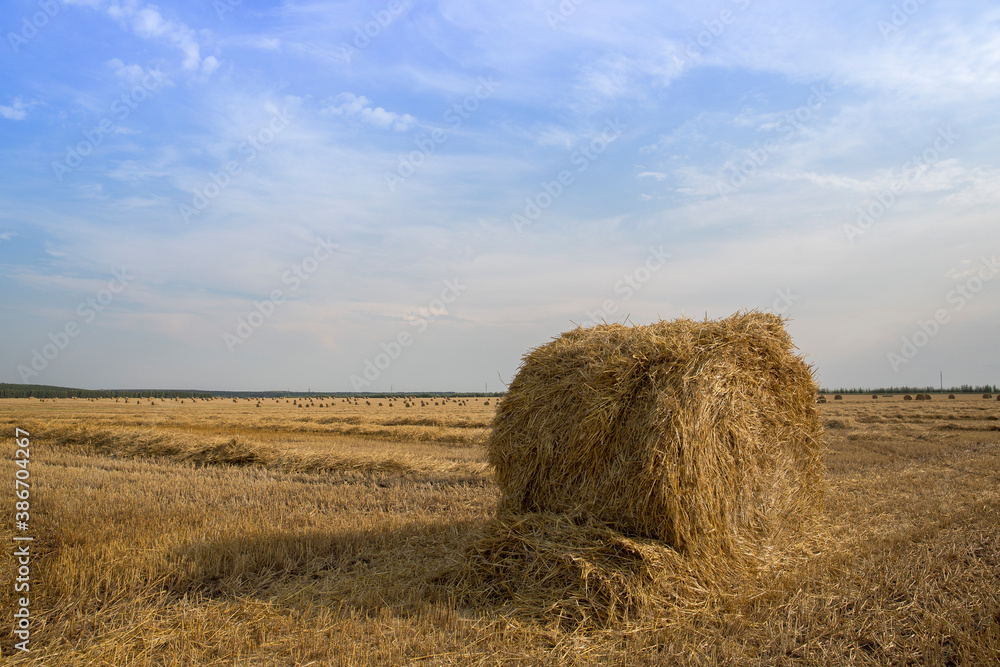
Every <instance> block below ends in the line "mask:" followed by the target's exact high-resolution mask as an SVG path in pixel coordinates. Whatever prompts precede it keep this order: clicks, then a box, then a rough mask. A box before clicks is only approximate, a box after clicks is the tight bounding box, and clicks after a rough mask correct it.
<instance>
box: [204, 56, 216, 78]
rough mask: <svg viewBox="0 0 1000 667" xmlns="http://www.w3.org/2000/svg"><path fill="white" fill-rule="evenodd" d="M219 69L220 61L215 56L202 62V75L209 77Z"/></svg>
mask: <svg viewBox="0 0 1000 667" xmlns="http://www.w3.org/2000/svg"><path fill="white" fill-rule="evenodd" d="M218 68H219V60H218V59H217V58H216V57H215V56H208V57H207V58H205V59H204V60H202V61H201V72H202V74H205V75H208V74H211V73H212V72H214V71H215V70H217V69H218Z"/></svg>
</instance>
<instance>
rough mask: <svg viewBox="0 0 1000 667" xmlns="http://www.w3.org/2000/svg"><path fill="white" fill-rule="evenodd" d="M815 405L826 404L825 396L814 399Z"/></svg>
mask: <svg viewBox="0 0 1000 667" xmlns="http://www.w3.org/2000/svg"><path fill="white" fill-rule="evenodd" d="M816 402H817V403H826V396H820V397H819V398H817V399H816Z"/></svg>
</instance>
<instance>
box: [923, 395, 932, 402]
mask: <svg viewBox="0 0 1000 667" xmlns="http://www.w3.org/2000/svg"><path fill="white" fill-rule="evenodd" d="M931 398H932V396H931V395H930V394H924V400H925V401H929V400H931Z"/></svg>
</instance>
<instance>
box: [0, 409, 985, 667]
mask: <svg viewBox="0 0 1000 667" xmlns="http://www.w3.org/2000/svg"><path fill="white" fill-rule="evenodd" d="M368 400H371V402H372V405H365V399H360V400H359V402H358V405H355V404H354V403H353V402H351V403H347V402H345V401H343V400H342V399H325V398H324V399H313V400H312V401H311V403H312V404H311V405H310V406H308V407H298V406H297V405H294V404H292V403H291V399H290V400H289V401H288V402H286V401H285V399H281V400H280V401H275V400H274V399H266V400H263V401H261V405H260V406H259V407H258V406H257V404H256V401H247V400H239V401H236V402H233V401H232V400H231V399H227V400H222V399H216V400H213V401H194V402H192V401H191V400H186V401H185V402H184V403H181V402H180V401H174V400H167V401H160V400H157V401H155V403H156V404H155V405H152V404H151V402H150V401H149V400H148V399H143V400H141V401H140V402H139V404H136V401H135V400H134V399H132V400H131V401H130V402H129V403H128V404H125V403H124V402H122V401H119V402H115V401H114V400H113V399H102V400H97V401H89V400H83V399H56V400H54V401H53V400H45V401H39V400H37V399H6V400H2V401H0V423H2V426H3V434H4V436H3V442H4V449H3V451H4V464H3V466H2V470H3V471H5V472H4V475H5V478H6V480H8V481H6V482H3V486H4V487H5V488H8V489H11V491H7V492H4V495H5V497H6V498H7V499H8V500H7V501H5V503H4V506H5V507H6V508H7V516H8V517H10V518H9V519H8V518H5V519H4V521H3V522H2V526H3V538H4V544H6V545H8V546H7V547H5V551H6V552H7V553H5V555H4V557H3V558H2V559H0V563H2V571H0V580H2V581H3V582H4V583H3V589H2V590H3V592H2V594H0V609H2V610H3V617H4V618H5V619H7V620H6V621H5V627H4V628H3V629H2V630H0V638H2V640H0V648H2V658H0V660H2V662H3V663H4V664H10V665H67V666H70V665H81V666H82V665H114V666H116V667H119V666H124V665H206V666H208V665H341V664H343V665H397V664H420V665H452V664H455V665H535V664H537V665H552V664H566V665H596V664H617V665H656V664H692V665H695V664H699V665H700V664H704V665H714V664H746V665H756V664H788V665H793V664H794V665H798V664H858V665H887V664H898V665H907V664H926V665H990V664H997V662H998V661H1000V402H998V401H996V400H986V399H983V398H982V397H981V396H979V395H976V396H965V395H962V396H959V397H958V398H957V399H955V400H948V399H947V398H946V397H944V396H940V395H934V397H933V400H931V401H929V402H927V401H923V402H916V401H903V398H902V395H898V394H897V395H895V396H893V397H891V398H890V397H884V398H880V399H879V400H872V399H871V397H870V396H862V397H856V396H848V397H846V399H845V400H842V401H833V400H832V397H831V400H830V402H828V403H826V404H824V405H820V406H818V407H819V410H820V413H821V415H822V417H823V422H824V424H825V426H826V436H825V440H826V447H827V451H826V453H825V456H824V459H825V463H826V468H827V478H828V482H829V491H828V494H827V497H826V502H825V507H824V508H823V514H822V520H821V522H820V529H819V533H818V534H817V536H816V539H815V542H814V545H813V555H812V556H811V557H809V558H806V559H800V560H799V561H796V562H795V563H794V564H793V565H790V566H789V568H788V569H787V570H786V571H783V572H779V573H774V572H771V573H769V574H768V575H767V576H758V575H748V576H747V577H746V579H745V580H744V581H741V582H739V585H735V586H731V587H730V588H729V589H727V590H722V591H706V593H705V596H704V599H703V600H701V601H700V603H699V604H697V605H693V606H690V605H689V606H686V607H684V608H683V609H680V608H679V609H674V610H670V609H667V610H664V613H663V615H662V616H660V617H657V618H649V619H646V620H644V621H642V622H635V623H629V624H628V625H627V626H624V625H618V626H615V625H611V626H608V627H573V626H572V625H567V624H566V623H560V622H559V621H558V619H552V620H551V621H550V622H546V621H544V620H541V619H539V618H537V617H533V616H529V615H527V614H519V613H518V612H517V609H516V604H503V605H501V604H499V603H497V602H496V601H492V600H484V599H469V597H468V596H465V595H463V594H462V591H461V590H459V589H458V588H456V586H455V585H454V580H453V578H451V577H450V576H449V574H450V573H453V572H454V571H456V568H460V567H461V565H462V562H463V551H464V548H465V545H466V544H467V542H468V541H469V540H470V539H472V538H474V537H475V535H476V534H477V531H479V530H481V529H482V527H483V525H484V523H485V522H486V520H487V519H488V518H489V516H490V515H491V513H492V511H493V508H494V506H495V503H496V500H497V490H496V487H495V485H494V483H493V481H492V477H491V474H490V470H489V468H488V466H487V464H486V462H485V453H484V450H483V449H482V446H481V443H482V440H483V439H484V438H485V437H486V435H487V433H488V430H489V421H490V419H491V417H492V414H493V410H494V399H491V400H490V405H484V399H482V398H478V399H475V398H470V399H467V401H468V404H467V405H459V404H458V403H457V401H456V400H454V399H453V400H451V401H447V402H445V401H443V400H442V399H431V401H430V404H428V405H425V406H421V405H420V399H417V402H416V405H414V406H413V407H410V408H406V407H403V404H402V402H401V401H398V400H394V401H393V406H392V407H391V408H390V407H388V403H389V401H388V400H385V399H374V400H372V399H368ZM380 400H381V402H382V403H383V404H384V405H383V406H381V407H380V406H378V405H377V403H378V401H380ZM424 400H425V401H426V399H424ZM435 400H437V404H435ZM15 428H21V429H24V430H26V431H28V432H29V433H30V439H31V443H32V444H31V463H30V473H31V482H32V489H31V519H30V529H29V533H28V534H30V535H32V536H33V537H34V538H35V539H34V541H33V542H32V546H31V549H32V559H31V575H30V585H31V591H30V594H31V604H30V609H31V614H32V620H31V624H32V625H31V641H30V646H31V652H30V653H23V652H20V651H14V650H12V647H13V644H14V642H15V641H18V640H17V639H15V638H14V636H13V635H12V634H11V630H10V629H11V628H12V614H13V610H14V609H15V604H16V602H17V599H18V597H19V596H20V595H21V594H20V593H15V592H14V587H13V582H14V580H15V577H16V576H17V575H16V567H17V564H16V562H15V559H14V558H12V557H11V555H10V554H12V552H13V547H11V546H10V545H12V544H14V543H13V541H12V537H13V535H14V533H15V530H14V527H13V517H14V500H15V499H14V495H13V492H12V489H13V486H14V481H13V480H14V476H15V470H16V468H15V464H14V453H13V452H14V449H15V444H14V432H15ZM568 557H572V554H570V555H568Z"/></svg>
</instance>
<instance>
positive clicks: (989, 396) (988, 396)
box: [983, 394, 993, 398]
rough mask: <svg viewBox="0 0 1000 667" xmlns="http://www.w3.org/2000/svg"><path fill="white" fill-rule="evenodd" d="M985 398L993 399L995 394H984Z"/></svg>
mask: <svg viewBox="0 0 1000 667" xmlns="http://www.w3.org/2000/svg"><path fill="white" fill-rule="evenodd" d="M983 398H993V394H983Z"/></svg>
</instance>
